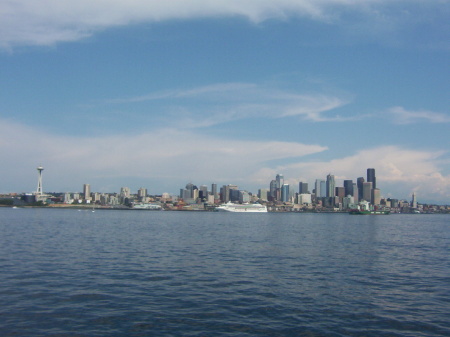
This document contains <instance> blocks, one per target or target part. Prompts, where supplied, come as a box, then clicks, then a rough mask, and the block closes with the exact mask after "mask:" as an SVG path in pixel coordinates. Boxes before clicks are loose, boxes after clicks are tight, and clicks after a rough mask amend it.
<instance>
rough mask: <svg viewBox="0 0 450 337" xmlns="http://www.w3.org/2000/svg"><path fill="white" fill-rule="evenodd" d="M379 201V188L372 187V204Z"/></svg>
mask: <svg viewBox="0 0 450 337" xmlns="http://www.w3.org/2000/svg"><path fill="white" fill-rule="evenodd" d="M380 203H381V192H380V189H379V188H372V204H374V205H379V204H380Z"/></svg>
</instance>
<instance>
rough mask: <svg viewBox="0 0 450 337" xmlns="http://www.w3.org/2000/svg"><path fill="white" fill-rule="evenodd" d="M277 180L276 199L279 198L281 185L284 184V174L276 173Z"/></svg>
mask: <svg viewBox="0 0 450 337" xmlns="http://www.w3.org/2000/svg"><path fill="white" fill-rule="evenodd" d="M275 179H276V181H277V192H276V196H275V198H276V200H281V187H282V186H283V185H284V176H283V175H282V174H277V176H276V178H275Z"/></svg>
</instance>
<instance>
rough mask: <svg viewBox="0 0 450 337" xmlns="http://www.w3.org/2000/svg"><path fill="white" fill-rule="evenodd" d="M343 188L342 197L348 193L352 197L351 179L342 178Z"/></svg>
mask: <svg viewBox="0 0 450 337" xmlns="http://www.w3.org/2000/svg"><path fill="white" fill-rule="evenodd" d="M344 189H345V195H344V197H347V196H349V195H350V196H352V197H353V180H344Z"/></svg>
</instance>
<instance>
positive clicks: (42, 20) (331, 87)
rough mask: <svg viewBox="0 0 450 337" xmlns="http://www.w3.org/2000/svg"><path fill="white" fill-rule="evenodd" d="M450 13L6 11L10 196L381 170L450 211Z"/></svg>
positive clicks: (0, 93) (173, 189)
mask: <svg viewBox="0 0 450 337" xmlns="http://www.w3.org/2000/svg"><path fill="white" fill-rule="evenodd" d="M449 18H450V1H449V0H366V1H357V0H258V1H255V0H239V1H235V0H226V1H225V0H172V1H165V2H162V1H155V0H127V1H125V0H109V1H103V0H78V1H63V0H41V1H29V0H0V158H1V168H0V170H1V171H0V172H1V180H0V193H10V192H19V193H20V192H28V193H30V192H33V191H36V188H37V170H36V167H37V166H39V165H42V166H43V167H44V172H43V189H44V191H45V192H80V191H82V187H83V184H86V183H89V184H90V185H91V190H92V191H96V192H118V191H119V190H120V188H121V187H123V186H127V187H130V188H131V190H132V191H134V192H136V191H137V189H139V188H140V187H145V188H147V189H148V193H149V194H161V193H164V192H168V193H175V194H177V193H178V192H179V190H180V188H184V186H185V185H186V184H187V183H189V182H191V183H193V184H195V185H197V186H200V185H208V186H210V184H212V183H216V184H218V185H219V186H221V185H224V184H235V185H238V186H239V187H240V188H241V189H245V190H248V191H250V192H253V193H256V192H257V191H258V189H259V188H269V183H270V181H271V180H272V179H275V176H276V174H278V173H280V174H283V175H284V177H285V181H286V182H287V183H289V184H290V185H292V188H294V190H295V191H298V183H299V182H300V181H302V182H308V183H309V185H310V190H312V188H313V185H314V181H315V180H316V179H325V177H326V175H327V174H329V173H331V174H333V175H335V177H336V182H337V186H342V181H343V180H344V179H353V180H354V181H356V179H357V178H358V177H366V170H367V168H375V170H376V176H377V187H378V188H380V189H381V195H382V196H384V197H386V198H389V197H390V198H398V199H405V200H411V195H412V193H413V192H415V193H416V194H417V199H418V201H419V202H423V203H439V204H450V154H449V149H450V136H449V131H450V20H449Z"/></svg>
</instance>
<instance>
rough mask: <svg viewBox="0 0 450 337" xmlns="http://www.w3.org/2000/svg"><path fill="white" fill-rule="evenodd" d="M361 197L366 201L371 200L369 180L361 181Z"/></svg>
mask: <svg viewBox="0 0 450 337" xmlns="http://www.w3.org/2000/svg"><path fill="white" fill-rule="evenodd" d="M362 199H364V200H365V201H367V202H372V183H371V182H367V183H363V193H362Z"/></svg>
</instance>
